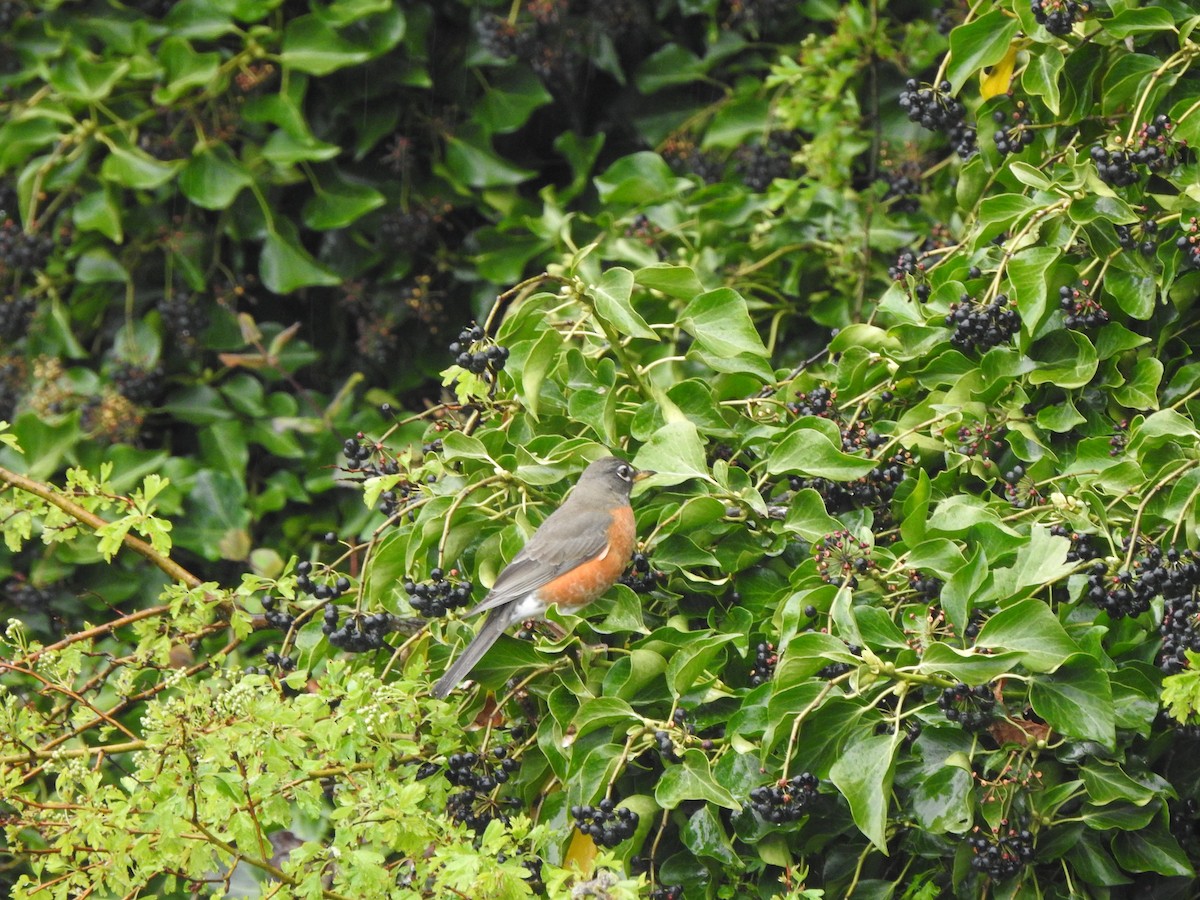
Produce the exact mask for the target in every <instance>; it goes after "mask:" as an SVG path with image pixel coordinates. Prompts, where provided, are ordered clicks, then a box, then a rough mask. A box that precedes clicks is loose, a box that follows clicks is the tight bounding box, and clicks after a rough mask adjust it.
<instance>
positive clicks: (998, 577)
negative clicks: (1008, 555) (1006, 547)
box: [992, 525, 1075, 597]
mask: <svg viewBox="0 0 1200 900" xmlns="http://www.w3.org/2000/svg"><path fill="white" fill-rule="evenodd" d="M1070 548H1071V542H1070V541H1068V540H1067V539H1066V538H1065V537H1058V536H1057V535H1053V534H1051V533H1050V529H1048V528H1046V527H1045V526H1042V525H1034V526H1032V527H1031V528H1030V529H1029V541H1028V543H1025V544H1022V545H1021V546H1020V547H1019V548H1018V549H1017V559H1016V562H1014V563H1013V565H1012V567H1011V568H1008V569H993V570H992V575H993V579H994V582H993V584H994V588H993V593H994V594H995V595H997V596H1000V597H1016V596H1018V595H1019V594H1020V593H1021V592H1023V591H1024V590H1025V589H1026V588H1030V587H1034V588H1040V587H1043V586H1045V585H1048V584H1053V583H1054V582H1056V581H1058V580H1059V579H1061V578H1065V577H1066V576H1067V575H1069V574H1070V573H1071V572H1072V571H1073V570H1074V569H1075V564H1074V563H1069V562H1067V551H1068V550H1070Z"/></svg>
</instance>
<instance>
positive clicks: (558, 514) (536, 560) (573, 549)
mask: <svg viewBox="0 0 1200 900" xmlns="http://www.w3.org/2000/svg"><path fill="white" fill-rule="evenodd" d="M569 503H570V501H569V500H568V503H565V504H563V505H562V506H561V507H559V508H558V509H556V510H555V511H554V512H553V513H551V514H550V516H549V517H548V518H547V519H546V521H545V522H543V523H542V524H541V525H540V526H539V527H538V530H537V531H535V532H534V534H533V537H531V538H530V539H529V543H527V544H526V545H525V546H524V547H522V548H521V551H520V552H519V553H518V554H517V555H516V556H514V557H513V560H512V562H510V563H509V564H508V565H507V566H505V567H504V571H503V572H501V573H500V575H499V576H498V577H497V578H496V583H495V584H494V585H492V590H491V592H490V593H489V594H488V595H487V596H486V597H484V598H483V601H482V602H480V604H479V605H478V606H476V607H475V608H474V609H473V610H471V612H470V613H468V615H474V614H475V613H480V612H484V611H485V610H489V609H495V608H496V607H497V606H502V605H504V604H505V603H508V602H510V601H512V600H519V599H520V598H521V597H524V596H525V595H526V594H528V593H529V592H530V591H536V590H537V589H538V588H540V587H542V586H543V585H546V584H549V583H550V582H551V581H553V580H554V579H555V578H557V577H558V576H559V575H562V574H563V573H564V572H569V571H570V570H571V569H574V568H575V567H576V566H578V565H581V564H582V563H585V562H587V561H588V560H589V559H595V558H596V557H597V556H599V555H600V554H601V553H603V552H604V550H605V548H606V547H607V546H608V529H609V526H610V525H611V524H612V514H611V513H610V512H609V511H608V510H599V511H595V512H585V511H583V510H576V509H571V510H570V511H569V512H568V504H569ZM563 513H567V515H566V516H564V515H563ZM568 518H569V520H570V522H571V527H570V529H569V530H567V529H566V528H564V527H563V524H562V523H563V522H564V521H565V520H567V519H568Z"/></svg>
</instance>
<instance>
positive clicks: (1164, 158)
mask: <svg viewBox="0 0 1200 900" xmlns="http://www.w3.org/2000/svg"><path fill="white" fill-rule="evenodd" d="M1174 130H1175V123H1174V122H1172V121H1171V117H1170V116H1168V115H1166V114H1159V115H1157V116H1155V117H1154V121H1153V122H1146V123H1145V124H1143V125H1142V127H1141V128H1140V129H1138V133H1137V142H1138V146H1137V150H1135V151H1134V153H1133V161H1134V162H1136V163H1141V164H1142V165H1144V166H1145V167H1146V168H1147V169H1149V170H1150V171H1151V172H1161V171H1162V170H1163V169H1166V168H1169V167H1171V166H1174V165H1175V164H1177V163H1180V162H1183V160H1184V157H1186V156H1187V155H1188V145H1187V142H1186V141H1177V140H1175V139H1174V138H1173V137H1172V132H1174Z"/></svg>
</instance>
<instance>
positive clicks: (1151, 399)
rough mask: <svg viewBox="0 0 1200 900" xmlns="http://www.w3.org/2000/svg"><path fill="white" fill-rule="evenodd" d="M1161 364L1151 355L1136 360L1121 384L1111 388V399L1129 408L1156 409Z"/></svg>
mask: <svg viewBox="0 0 1200 900" xmlns="http://www.w3.org/2000/svg"><path fill="white" fill-rule="evenodd" d="M1162 377H1163V364H1162V362H1161V360H1158V359H1156V358H1155V357H1153V356H1146V357H1143V358H1142V359H1139V360H1138V361H1137V365H1136V366H1134V368H1133V374H1132V375H1130V376H1129V377H1128V378H1127V379H1126V380H1125V383H1124V384H1123V385H1121V386H1120V387H1119V388H1116V389H1115V390H1113V394H1112V396H1113V399H1114V400H1116V401H1117V402H1118V403H1120V404H1121V405H1122V406H1125V407H1128V408H1129V409H1158V389H1159V387H1160V385H1161V384H1162Z"/></svg>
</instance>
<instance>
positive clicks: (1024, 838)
mask: <svg viewBox="0 0 1200 900" xmlns="http://www.w3.org/2000/svg"><path fill="white" fill-rule="evenodd" d="M1034 2H1036V0H1034ZM967 845H968V846H969V847H970V848H971V853H972V856H971V868H973V869H975V870H976V871H977V872H982V873H983V874H984V875H987V876H988V877H989V878H991V879H992V880H993V881H1004V880H1006V879H1009V878H1012V877H1013V876H1014V875H1016V874H1018V873H1019V872H1020V871H1021V870H1022V869H1024V868H1025V867H1026V866H1027V865H1029V864H1030V863H1031V862H1033V835H1032V834H1031V833H1030V832H1029V831H1028V830H1026V829H1020V830H1018V829H1016V828H1011V827H1010V828H1008V829H1007V830H1006V831H1004V832H1003V833H1000V832H994V833H993V834H992V835H991V836H990V837H989V836H987V835H985V834H984V833H983V832H982V831H981V830H980V829H979V828H976V829H975V830H974V832H973V833H972V834H971V836H970V837H968V838H967Z"/></svg>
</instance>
